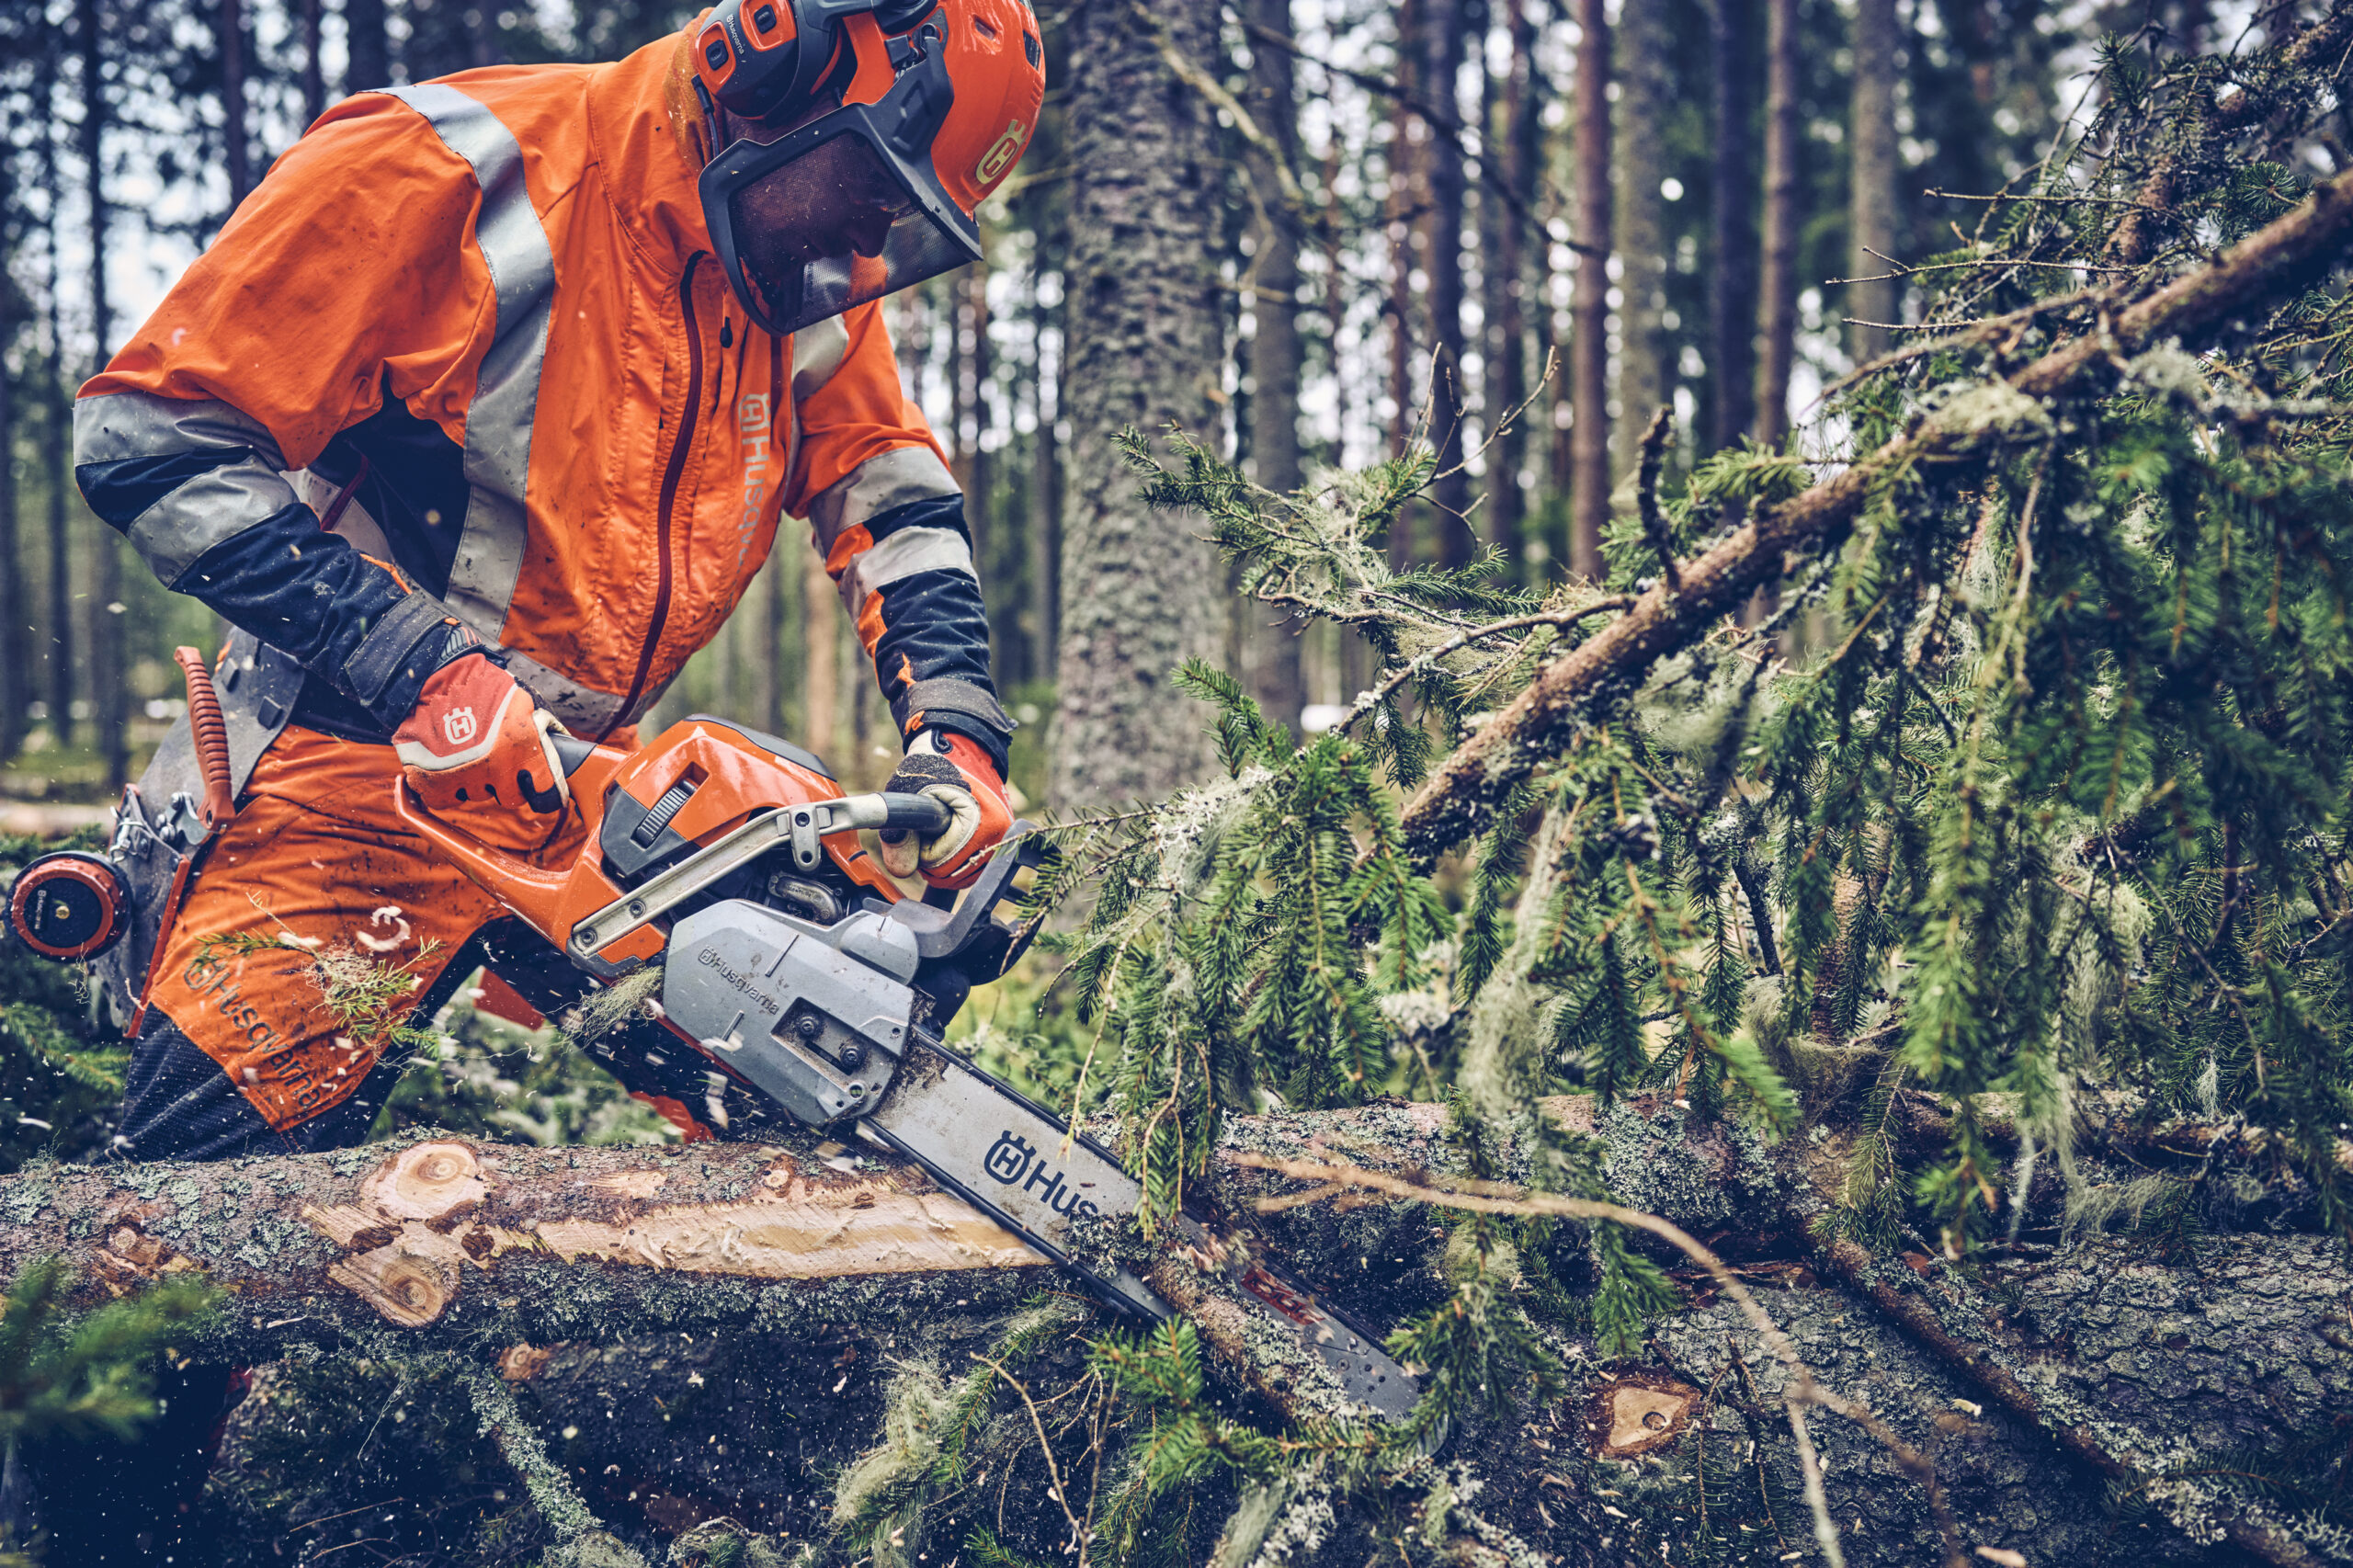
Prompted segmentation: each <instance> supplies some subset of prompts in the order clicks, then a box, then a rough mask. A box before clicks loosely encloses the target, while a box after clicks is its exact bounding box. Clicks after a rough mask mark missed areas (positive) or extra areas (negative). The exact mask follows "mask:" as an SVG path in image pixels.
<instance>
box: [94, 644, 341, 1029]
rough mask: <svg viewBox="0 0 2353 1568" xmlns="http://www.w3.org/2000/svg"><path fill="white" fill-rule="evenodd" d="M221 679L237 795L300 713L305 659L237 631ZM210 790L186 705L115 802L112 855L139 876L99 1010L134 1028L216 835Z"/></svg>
mask: <svg viewBox="0 0 2353 1568" xmlns="http://www.w3.org/2000/svg"><path fill="white" fill-rule="evenodd" d="M212 685H213V689H214V690H215V691H216V692H217V693H218V694H219V696H220V702H221V717H222V724H223V726H224V728H225V729H226V731H227V735H228V743H229V794H230V798H231V799H232V800H234V799H235V798H236V797H237V796H238V795H240V794H242V793H243V792H244V788H245V782H246V780H247V779H249V778H252V777H253V772H254V765H255V764H256V763H257V762H259V761H260V760H261V754H262V753H264V752H265V751H267V750H268V749H269V745H270V743H271V742H272V741H275V740H276V739H278V734H279V733H280V732H281V731H283V730H284V729H285V728H286V723H287V721H288V719H289V718H290V717H291V716H292V714H293V711H294V701H295V699H296V698H297V697H298V696H299V695H300V694H301V689H302V666H301V665H300V664H298V663H296V662H295V660H294V657H293V655H292V654H290V653H281V652H279V651H278V649H276V648H273V647H271V646H269V645H268V644H267V643H266V642H262V641H261V640H260V639H259V638H256V636H254V635H253V633H251V632H249V631H238V632H236V633H234V634H233V635H232V636H231V637H230V639H229V646H228V649H227V651H226V653H224V654H223V655H222V659H221V663H220V665H218V674H217V676H215V678H214V680H213V683H212ZM204 791H205V777H204V767H203V763H202V761H201V760H200V758H199V756H198V753H197V744H196V732H195V727H194V725H193V723H192V722H191V718H190V715H188V714H183V715H181V717H180V718H179V720H178V721H177V722H176V723H174V724H173V725H172V727H171V730H170V732H169V733H166V734H165V736H164V744H162V745H160V746H158V747H157V748H156V750H155V756H154V759H153V761H151V762H149V763H148V765H147V770H146V771H145V772H144V773H142V774H141V775H140V776H139V781H138V782H137V783H136V784H131V785H127V786H125V787H124V790H123V792H122V800H121V802H120V803H119V804H118V805H117V806H116V807H115V813H114V838H113V841H112V843H111V844H110V845H109V846H108V850H107V858H108V859H109V860H111V861H113V862H114V864H115V867H116V869H118V870H119V871H120V872H121V873H122V875H123V877H124V878H125V880H126V881H129V883H130V885H131V928H130V930H129V931H128V932H126V933H125V934H124V939H123V940H121V941H119V942H117V943H115V945H114V946H112V947H110V948H108V949H107V950H106V951H105V952H103V953H101V954H99V955H98V957H97V959H96V960H93V961H92V962H91V965H90V973H91V985H90V1010H91V1016H92V1017H93V1018H94V1019H95V1020H96V1021H97V1022H98V1023H100V1024H102V1025H108V1026H111V1027H113V1028H119V1029H123V1030H125V1031H126V1032H127V1031H129V1030H130V1029H131V1027H132V1024H133V1022H134V1020H136V1019H137V1017H139V1011H140V1006H141V1004H142V1002H143V1001H144V1000H145V996H146V989H147V971H148V970H149V968H150V967H151V966H152V965H153V962H154V957H155V949H156V948H157V947H158V946H159V945H160V944H161V943H162V940H163V937H164V933H165V931H166V930H167V929H168V928H169V927H170V926H171V921H172V916H173V914H174V913H175V911H176V906H177V903H178V894H179V892H180V890H181V889H182V888H183V887H184V886H185V885H186V882H187V877H188V873H190V872H192V871H193V869H195V863H196V861H197V860H198V859H199V858H200V857H201V855H202V853H203V848H204V844H205V841H206V839H207V837H208V836H209V835H208V834H207V833H206V830H205V826H204V819H203V817H202V815H201V813H200V812H199V801H202V800H203V798H204Z"/></svg>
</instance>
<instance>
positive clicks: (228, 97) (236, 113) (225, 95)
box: [217, 0, 315, 211]
mask: <svg viewBox="0 0 2353 1568" xmlns="http://www.w3.org/2000/svg"><path fill="white" fill-rule="evenodd" d="M313 3H315V0H313ZM220 7H221V9H220V17H219V20H218V23H217V27H218V30H219V34H220V40H221V140H222V147H223V150H224V154H225V155H224V157H223V160H222V161H223V164H224V165H225V167H226V168H227V170H228V174H229V210H231V211H235V210H236V209H237V204H238V203H239V202H241V201H243V200H244V199H245V192H247V191H249V190H251V189H252V188H253V167H252V164H251V159H252V156H253V151H252V149H253V135H252V132H251V131H250V130H249V128H248V127H247V125H246V119H245V17H244V4H243V0H220Z"/></svg>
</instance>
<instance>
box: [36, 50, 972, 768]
mask: <svg viewBox="0 0 2353 1568" xmlns="http://www.w3.org/2000/svg"><path fill="white" fill-rule="evenodd" d="M678 47H679V46H678V45H677V44H676V43H675V42H674V41H673V40H663V41H662V42H659V43H657V44H654V45H652V46H650V47H648V48H646V49H644V50H641V51H638V52H637V53H635V54H633V55H631V56H630V57H629V58H628V59H625V60H622V61H620V62H616V63H613V64H608V65H599V66H585V67H584V66H515V67H500V68H495V69H491V70H484V71H470V72H466V73H462V74H459V75H456V76H452V77H449V78H447V79H445V80H441V81H437V82H428V83H425V84H423V85H417V86H413V87H405V88H400V89H396V90H392V91H386V92H378V93H365V94H361V95H360V96H358V97H354V98H352V99H350V100H348V101H347V102H345V103H343V104H340V105H338V106H336V107H335V108H333V109H331V110H329V111H328V112H327V113H326V114H325V115H324V116H323V117H322V118H321V119H320V120H319V121H318V123H317V124H315V125H314V126H313V127H312V129H311V131H309V133H308V134H306V135H305V136H304V137H303V138H302V139H301V141H300V142H297V143H296V144H295V145H294V146H293V147H292V148H290V150H289V151H288V152H287V153H286V154H285V155H284V156H283V157H281V158H280V159H279V160H278V163H277V165H275V166H274V167H273V168H272V169H271V171H270V174H269V176H268V177H267V179H266V180H264V181H263V182H262V184H261V185H260V187H258V188H257V189H256V191H255V192H254V193H253V195H252V196H250V197H249V198H248V199H246V200H245V202H244V204H243V205H242V206H241V207H240V208H239V209H238V210H237V211H236V213H235V215H234V216H233V218H232V219H231V221H230V222H229V223H228V224H227V226H226V227H224V228H223V229H222V233H221V235H220V238H219V240H218V241H217V242H216V243H215V244H214V245H213V246H212V247H211V249H210V250H209V251H207V252H206V253H205V255H204V256H202V257H201V258H199V260H198V261H197V263H196V264H195V265H194V266H193V267H190V268H189V270H188V273H187V275H186V276H185V277H184V278H181V280H180V281H179V283H178V284H177V286H176V287H175V288H174V289H173V290H172V291H171V293H170V295H169V296H168V297H167V298H166V299H165V301H164V303H163V305H162V306H161V307H160V308H159V309H158V310H157V311H156V312H155V314H154V315H153V318H152V319H150V320H149V321H148V322H147V323H146V324H145V325H144V326H142V328H141V329H140V331H139V333H138V334H137V335H135V336H134V337H133V338H132V339H131V341H130V342H129V343H128V344H126V345H125V346H124V347H123V349H122V351H121V352H120V353H119V354H118V355H117V356H116V357H115V358H114V361H113V362H112V364H110V365H109V366H108V369H106V371H105V372H104V373H103V374H101V375H99V376H98V377H97V378H96V379H94V380H93V381H90V382H89V383H88V384H87V385H86V386H85V387H84V388H83V389H82V393H81V400H80V403H78V405H77V407H76V410H75V420H74V443H75V461H76V465H77V466H76V472H77V476H78V478H79V479H80V482H81V484H82V488H83V492H84V494H85V495H86V496H87V497H88V499H89V501H90V504H91V506H92V507H93V508H94V509H95V510H96V511H97V513H98V515H99V516H101V517H105V518H106V519H107V521H108V522H109V523H110V524H112V525H113V526H114V527H115V528H119V529H120V530H122V531H123V532H124V533H125V534H126V535H128V536H129V538H130V539H131V542H132V543H133V545H135V546H136V547H137V548H138V550H139V551H140V552H141V554H142V556H144V557H145V559H146V560H147V562H149V564H150V565H151V566H152V567H153V570H154V571H155V574H156V575H157V576H159V577H160V578H161V579H162V580H163V581H164V583H165V585H168V586H170V587H173V588H176V589H178V590H179V591H181V592H184V593H188V594H192V595H194V596H195V597H198V598H199V599H201V600H203V601H204V602H205V603H207V604H209V605H210V606H211V607H212V608H215V609H216V610H218V611H219V612H220V613H221V614H222V615H223V616H224V617H226V618H227V619H229V620H231V621H232V622H233V623H234V624H236V625H239V626H243V627H245V628H246V629H248V630H250V631H253V632H254V633H255V634H256V636H259V637H261V638H262V639H263V640H265V641H266V642H271V643H273V644H275V645H277V646H278V647H280V648H283V649H285V650H286V651H287V652H288V653H291V654H293V655H294V656H295V657H297V658H298V659H300V660H301V661H302V663H303V665H304V666H305V667H306V668H307V669H308V670H310V671H311V672H313V675H314V676H319V677H323V678H324V683H325V685H326V689H324V690H321V689H319V688H320V687H321V685H322V683H321V681H320V680H317V679H314V680H313V681H311V682H310V683H308V685H307V686H306V688H305V697H304V703H305V706H306V707H314V708H316V709H317V710H319V714H320V715H322V716H324V717H327V718H329V719H333V718H335V717H338V716H339V717H340V718H341V720H342V723H341V724H340V725H337V724H334V723H330V725H329V727H331V728H339V729H342V730H346V731H348V730H349V729H350V728H351V727H353V726H355V725H356V726H358V727H359V728H361V729H367V728H370V727H389V726H391V725H392V724H394V723H397V722H399V720H400V719H401V718H402V717H403V716H404V715H405V713H406V712H407V710H408V708H409V707H410V706H411V705H412V704H413V702H414V700H415V690H416V687H417V686H418V685H419V684H420V683H421V682H422V680H423V678H424V676H425V675H426V674H427V673H429V670H430V666H431V663H432V661H433V660H434V659H435V658H436V657H438V653H439V651H440V649H441V648H442V647H443V646H444V644H446V643H447V642H448V640H449V624H448V623H449V619H452V618H454V619H461V620H462V621H464V622H465V623H466V624H467V625H468V626H471V627H472V629H473V630H474V631H476V632H478V633H480V634H481V635H482V636H483V638H484V639H485V640H488V641H492V642H497V643H499V644H501V645H502V646H504V647H505V648H506V650H507V655H508V656H507V663H508V667H509V668H510V669H512V670H513V671H514V673H515V674H516V676H517V677H518V678H519V679H521V680H522V681H523V682H524V683H525V684H526V685H527V686H529V687H530V688H531V689H532V690H533V692H534V693H535V694H537V695H538V696H539V697H540V699H541V700H543V701H544V702H546V703H547V704H548V705H549V706H550V707H551V708H552V709H553V710H555V712H556V713H557V715H558V716H559V717H561V718H562V719H563V721H564V722H565V723H566V724H568V725H569V726H571V727H572V728H573V729H574V731H575V732H578V733H583V734H586V735H591V736H595V735H600V734H603V733H608V732H610V731H612V730H615V729H618V728H620V726H622V725H624V724H627V723H630V722H633V721H634V720H635V719H636V718H637V717H638V716H639V715H640V714H641V713H642V712H643V711H644V710H645V709H646V708H647V707H648V706H650V705H651V704H652V702H653V701H654V699H655V698H656V697H658V696H659V695H660V693H661V692H662V690H663V688H664V687H665V686H667V685H668V684H669V682H670V681H671V679H672V678H673V677H674V676H676V674H677V673H678V671H679V669H680V668H681V667H682V666H683V665H685V663H686V660H687V657H688V654H690V653H693V652H694V650H696V649H697V648H699V647H701V646H702V645H703V644H704V643H706V642H710V639H711V638H712V637H713V636H714V635H715V634H716V633H717V632H718V631H719V628H720V625H721V623H722V621H723V620H724V619H726V616H727V614H728V612H729V611H730V610H732V609H733V608H734V606H735V604H736V602H737V601H738V600H739V599H740V598H741V597H743V594H744V592H745V588H746V586H747V585H748V584H749V582H750V580H751V578H752V575H753V574H754V573H755V572H756V570H757V569H758V567H759V564H760V562H762V561H763V560H765V559H766V558H767V554H768V551H769V546H770V543H771V541H772V540H773V539H774V537H775V533H776V528H777V526H778V521H779V514H780V513H781V512H790V513H791V514H792V515H794V516H796V517H806V518H808V519H809V520H810V522H811V523H812V525H813V531H814V533H815V536H816V542H817V545H818V548H819V549H820V551H822V552H823V553H824V557H825V561H826V565H827V569H828V570H829V571H830V572H831V573H832V574H834V576H835V580H836V581H837V582H838V583H839V585H841V590H842V596H843V598H844V601H845V603H846V605H847V607H848V608H849V610H850V613H851V614H852V616H853V617H854V619H856V620H857V623H858V630H859V634H860V637H861V640H862V641H863V642H864V643H865V645H866V647H867V649H868V651H869V652H870V653H872V654H873V655H874V656H875V659H876V665H877V668H878V671H879V672H880V677H881V682H882V688H883V693H884V695H885V696H886V697H887V698H889V699H891V701H892V710H893V712H894V714H895V716H896V717H897V718H898V720H899V721H900V723H901V725H902V727H903V728H904V727H907V726H908V725H910V724H911V723H912V722H915V715H916V714H918V713H921V714H923V715H925V718H924V721H923V722H935V723H939V724H942V725H944V726H945V727H947V728H950V729H957V730H961V731H965V732H967V733H972V734H973V735H974V737H975V738H976V739H980V740H982V741H983V743H984V744H987V745H988V746H989V747H990V748H991V749H992V750H994V751H997V752H999V753H1000V754H1001V752H1002V747H1003V733H1004V730H1005V729H1006V727H1007V726H1006V722H1005V720H1004V717H1003V710H1002V709H1000V708H999V707H998V706H997V702H996V699H995V692H994V690H993V688H992V687H991V685H990V681H989V672H988V644H987V626H986V621H985V619H984V617H983V610H982V606H981V599H980V592H979V585H978V584H977V582H976V581H975V580H974V577H973V573H972V551H971V546H970V543H969V540H968V539H967V536H966V533H965V528H964V521H963V506H962V498H961V495H960V494H959V493H958V491H957V487H956V484H955V483H954V481H953V480H952V479H951V478H950V477H949V472H948V469H947V466H946V464H945V463H944V462H943V461H942V460H941V458H940V453H939V449H938V444H937V443H936V442H935V441H934V440H933V439H932V437H931V433H930V431H929V430H928V429H927V428H926V426H925V423H924V419H923V415H922V414H921V413H920V412H919V411H918V410H917V409H916V408H915V405H914V404H913V403H911V402H910V401H909V400H908V399H907V397H906V396H905V394H904V391H903V389H902V387H901V384H900V380H899V372H898V367H897V364H896V362H895V360H894V358H893V356H892V347H891V343H890V339H889V335H888V334H887V332H886V330H885V328H884V326H883V324H882V320H881V313H880V307H879V306H877V305H867V306H863V307H860V308H858V309H857V310H853V311H851V312H848V313H847V314H846V315H844V316H841V317H839V318H836V319H835V320H832V321H828V322H824V323H822V324H819V325H817V326H814V327H812V328H809V329H806V330H804V331H803V332H801V333H800V334H799V335H797V336H796V337H795V338H792V339H788V340H786V341H783V342H779V341H777V340H775V339H773V338H770V337H768V336H767V335H765V334H763V333H761V332H759V331H758V330H756V328H754V327H752V326H751V325H750V324H749V323H748V322H747V321H746V320H745V317H744V315H743V312H742V311H741V310H740V309H739V308H738V306H737V305H736V303H735V301H734V299H733V296H732V295H731V294H730V293H729V291H728V290H727V287H726V284H725V282H724V280H723V279H722V277H721V273H720V268H719V267H718V266H717V265H716V264H715V263H714V262H713V261H712V259H711V257H710V254H709V250H710V243H709V240H708V238H707V236H706V234H705V233H704V229H703V223H702V217H701V212H700V209H699V205H698V202H697V199H696V196H695V188H694V173H695V171H694V166H693V164H692V162H691V160H690V156H689V153H688V151H687V149H688V147H689V146H690V145H692V144H693V137H692V135H691V132H690V130H689V128H688V127H686V126H685V125H683V124H682V123H681V122H679V121H677V120H676V119H674V113H673V111H674V108H675V107H676V105H677V104H679V103H680V102H682V101H687V100H684V99H682V98H681V97H680V95H679V94H678V93H677V91H676V85H675V83H672V82H668V81H666V80H665V79H667V78H669V77H670V76H671V74H672V73H673V72H674V71H675V70H676V52H677V49H678ZM323 523H324V525H325V526H326V527H327V528H331V529H332V534H331V535H324V536H323V534H322V532H321V528H322V524H323ZM314 693H315V701H314V699H313V694H314ZM338 707H339V708H340V710H341V712H340V714H339V715H337V714H335V713H334V712H331V711H330V710H335V709H337V708H338Z"/></svg>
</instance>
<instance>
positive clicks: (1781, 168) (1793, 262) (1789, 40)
mask: <svg viewBox="0 0 2353 1568" xmlns="http://www.w3.org/2000/svg"><path fill="white" fill-rule="evenodd" d="M1802 221H1803V220H1802V215H1801V214H1800V213H1799V211H1798V0H1767V5H1766V41H1765V274H1764V278H1763V280H1762V282H1761V284H1760V286H1759V291H1760V293H1761V295H1762V297H1763V298H1762V310H1763V315H1762V318H1761V320H1760V322H1759V325H1760V326H1761V327H1762V328H1763V332H1764V338H1765V358H1764V361H1763V363H1762V364H1761V365H1760V366H1759V367H1758V369H1757V374H1756V438H1757V440H1758V441H1760V442H1761V443H1763V444H1764V445H1766V446H1768V447H1771V446H1778V445H1779V444H1780V440H1781V437H1783V436H1784V435H1786V434H1788V432H1789V427H1790V364H1791V363H1792V361H1793V360H1794V359H1795V358H1796V355H1797V335H1798V228H1799V226H1800V224H1801V223H1802Z"/></svg>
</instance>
